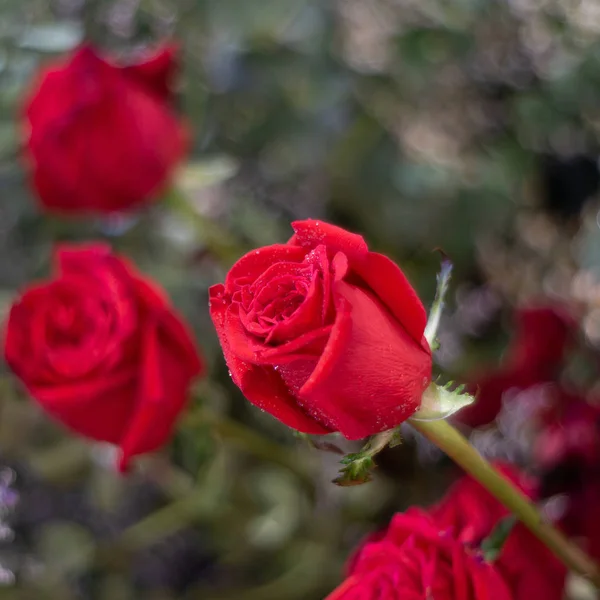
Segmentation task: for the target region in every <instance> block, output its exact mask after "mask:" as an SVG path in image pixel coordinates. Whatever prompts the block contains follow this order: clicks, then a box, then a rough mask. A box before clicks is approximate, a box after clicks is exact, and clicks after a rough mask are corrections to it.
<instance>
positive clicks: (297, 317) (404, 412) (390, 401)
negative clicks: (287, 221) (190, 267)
mask: <svg viewBox="0 0 600 600" xmlns="http://www.w3.org/2000/svg"><path fill="white" fill-rule="evenodd" d="M293 228H294V231H295V235H294V236H293V237H292V238H291V240H290V241H289V242H288V243H287V244H279V245H273V246H267V247H265V248H260V249H259V250H255V251H252V252H250V253H248V254H247V255H246V256H243V257H242V258H241V259H240V260H239V261H238V262H237V263H236V264H235V265H234V266H233V267H232V268H231V270H230V271H229V273H228V274H227V277H226V279H225V284H224V285H221V284H219V285H215V286H213V287H212V288H211V290H210V311H211V316H212V319H213V322H214V324H215V327H216V330H217V333H218V335H219V339H220V342H221V346H222V348H223V352H224V354H225V359H226V361H227V364H228V366H229V369H230V372H231V376H232V378H233V381H234V382H235V383H236V384H237V385H238V386H239V387H240V389H241V390H242V392H243V393H244V394H245V395H246V397H247V398H248V400H250V402H252V403H253V404H255V405H256V406H258V407H259V408H261V409H263V410H265V411H267V412H269V413H271V414H272V415H273V416H274V417H276V418H278V419H279V420H280V421H283V423H285V424H286V425H288V426H290V427H293V428H294V429H297V430H299V431H303V432H306V433H313V434H325V433H329V432H331V431H339V432H341V433H342V434H343V435H344V436H346V437H347V438H349V439H359V438H363V437H366V436H368V435H371V434H375V433H378V432H380V431H384V430H386V429H390V428H392V427H395V426H396V425H398V424H399V423H401V422H402V421H404V420H405V419H407V418H408V417H410V416H411V415H412V414H413V413H414V412H415V410H416V409H417V408H418V406H419V403H420V400H421V395H422V392H423V390H424V389H425V388H426V387H427V385H428V384H429V383H430V379H431V352H430V349H429V346H428V344H427V342H426V340H425V339H424V337H423V331H424V329H425V323H426V315H425V310H424V308H423V305H422V304H421V302H420V300H419V298H418V297H417V295H416V293H415V291H414V290H413V288H412V287H411V285H410V283H409V282H408V280H407V279H406V277H405V276H404V274H403V273H402V271H401V270H400V269H399V268H398V267H397V266H396V265H395V264H394V263H393V262H392V261H391V260H390V259H389V258H387V257H385V256H383V255H381V254H376V253H375V252H369V249H368V248H367V245H366V243H365V242H364V240H363V238H362V237H360V236H358V235H355V234H353V233H349V232H347V231H345V230H343V229H340V228H339V227H335V226H333V225H329V224H327V223H323V222H322V221H321V222H320V221H312V220H307V221H298V222H296V223H293Z"/></svg>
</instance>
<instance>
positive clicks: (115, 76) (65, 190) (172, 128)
mask: <svg viewBox="0 0 600 600" xmlns="http://www.w3.org/2000/svg"><path fill="white" fill-rule="evenodd" d="M175 67H176V63H175V60H174V48H172V47H168V48H164V49H162V50H161V51H159V52H157V53H156V54H155V55H154V56H152V57H149V58H148V59H147V60H146V61H144V62H140V63H138V64H135V65H130V66H126V67H120V66H116V65H114V64H111V63H109V62H107V61H106V60H105V59H104V58H101V57H100V56H99V55H98V53H97V52H96V51H95V50H94V49H93V48H92V47H90V46H83V47H81V48H80V49H79V50H77V51H76V52H75V53H74V54H73V55H72V56H71V57H70V58H69V59H68V61H67V62H66V63H60V64H55V65H52V66H50V67H48V68H46V69H45V70H44V71H43V72H42V73H41V76H40V78H39V81H38V83H37V85H36V86H35V87H34V90H33V93H32V95H31V96H30V98H29V99H28V100H27V102H26V105H25V117H26V123H27V159H28V162H29V163H30V164H31V168H32V171H33V183H34V187H35V189H36V191H37V193H38V195H39V198H40V201H41V203H42V205H43V206H45V207H46V208H49V209H55V210H59V211H63V212H65V213H82V212H98V213H110V212H115V211H123V210H127V209H130V208H132V207H135V206H137V205H139V204H141V203H143V202H144V201H147V200H149V199H150V198H151V197H152V196H155V195H156V194H157V193H158V192H159V191H160V189H161V188H162V187H164V186H165V185H166V183H167V179H168V178H169V175H170V174H171V172H172V170H173V168H174V167H175V166H176V164H177V163H178V161H179V160H180V159H181V157H182V155H183V153H184V151H185V147H186V133H185V130H184V128H183V126H182V124H181V123H180V122H179V120H178V119H177V117H176V115H175V113H174V112H173V111H172V110H171V107H170V101H171V92H170V90H171V87H170V84H171V79H172V75H173V71H174V69H175Z"/></svg>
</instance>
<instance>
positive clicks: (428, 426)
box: [410, 420, 600, 588]
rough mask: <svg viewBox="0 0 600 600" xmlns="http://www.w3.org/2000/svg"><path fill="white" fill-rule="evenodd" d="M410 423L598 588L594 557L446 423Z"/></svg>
mask: <svg viewBox="0 0 600 600" xmlns="http://www.w3.org/2000/svg"><path fill="white" fill-rule="evenodd" d="M410 424H411V425H412V426H413V427H414V428H415V429H416V430H417V431H419V432H420V433H422V434H423V435H424V436H425V437H426V438H427V439H428V440H430V441H431V442H433V443H434V444H435V445H436V446H437V447H438V448H440V449H441V450H443V451H444V452H445V453H446V454H447V455H448V456H449V457H450V458H452V460H454V462H456V463H457V464H458V465H460V466H461V467H462V468H463V469H464V470H465V471H466V472H467V473H469V474H470V475H472V476H473V477H474V478H475V479H476V480H477V481H478V482H479V483H480V484H481V485H482V486H483V487H484V488H485V489H487V490H488V492H490V493H491V494H492V495H493V496H494V497H495V498H497V499H498V500H499V501H500V502H501V503H502V504H504V506H506V507H507V508H508V509H509V510H511V511H512V512H513V513H514V514H515V516H516V517H517V518H518V519H519V520H520V521H521V522H522V523H523V524H524V525H525V526H526V527H527V528H528V529H529V530H530V531H531V532H532V533H533V534H534V535H535V536H536V537H537V538H538V539H539V540H540V541H541V542H542V543H544V544H545V545H546V546H547V547H548V548H549V549H550V550H552V552H554V554H555V555H556V556H557V557H558V558H559V559H560V560H561V561H562V562H563V563H564V564H565V565H566V566H567V567H568V568H570V569H571V570H573V571H575V572H577V573H579V574H580V575H583V576H584V577H586V578H588V579H589V580H590V581H591V582H592V583H594V585H595V586H596V587H598V588H600V570H599V569H598V565H597V564H596V563H595V562H594V560H592V559H591V558H590V557H589V556H588V555H587V554H585V552H583V551H582V550H581V549H580V548H579V547H578V546H577V545H575V544H573V543H572V542H571V541H570V540H569V539H567V538H566V537H565V536H564V535H563V534H562V533H561V532H560V531H558V530H557V529H556V528H555V527H553V526H552V525H551V524H550V523H548V522H546V521H545V520H544V518H543V517H542V515H541V514H540V513H539V511H538V510H537V508H536V507H535V505H534V504H533V503H532V502H531V501H530V500H529V499H528V498H527V496H525V494H523V493H522V492H521V491H520V490H518V489H517V488H516V487H515V486H514V485H513V484H512V483H511V482H510V481H508V480H507V479H506V478H505V477H503V476H502V475H501V474H500V473H498V471H496V470H495V469H494V468H493V467H492V465H490V463H489V462H488V461H487V460H486V459H485V458H483V457H482V456H481V455H480V454H479V453H478V452H477V450H475V448H473V446H472V445H471V444H470V443H469V442H468V440H467V439H466V438H465V437H464V436H463V435H462V434H461V433H460V432H459V431H458V430H456V429H455V428H454V427H453V426H452V425H450V423H448V422H447V421H443V420H441V421H410Z"/></svg>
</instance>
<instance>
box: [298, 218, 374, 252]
mask: <svg viewBox="0 0 600 600" xmlns="http://www.w3.org/2000/svg"><path fill="white" fill-rule="evenodd" d="M292 229H293V230H294V232H295V235H294V236H293V237H292V238H291V239H290V241H289V242H288V244H291V245H293V246H301V247H302V248H307V249H312V248H316V247H317V246H319V245H324V246H325V247H326V248H327V250H328V251H329V253H330V255H331V256H333V255H334V254H335V253H336V252H343V253H344V254H345V255H346V256H347V257H348V258H349V259H350V262H352V261H355V260H362V259H363V258H364V257H365V256H366V254H367V252H368V251H369V249H368V247H367V244H366V242H365V240H364V239H363V238H362V237H361V236H360V235H357V234H355V233H350V232H349V231H346V230H345V229H342V228H341V227H336V226H335V225H330V224H329V223H324V222H323V221H315V220H313V219H306V220H305V221H294V222H293V223H292Z"/></svg>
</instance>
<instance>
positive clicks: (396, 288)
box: [352, 252, 430, 352]
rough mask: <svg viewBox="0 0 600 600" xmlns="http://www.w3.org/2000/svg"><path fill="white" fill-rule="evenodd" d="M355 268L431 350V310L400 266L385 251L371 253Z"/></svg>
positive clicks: (353, 266) (418, 340)
mask: <svg viewBox="0 0 600 600" xmlns="http://www.w3.org/2000/svg"><path fill="white" fill-rule="evenodd" d="M352 270H353V271H354V272H355V273H356V274H357V275H359V276H360V277H361V278H362V279H363V280H364V281H365V283H366V284H367V286H368V287H369V289H371V290H372V291H373V292H374V293H375V295H377V296H378V297H379V299H380V300H381V301H382V302H383V303H384V304H385V305H386V306H387V307H388V309H389V310H390V312H391V313H392V314H393V315H394V316H395V317H396V319H398V321H399V322H400V323H402V326H403V327H404V329H406V331H407V332H408V334H409V335H410V336H411V337H412V338H413V339H414V340H415V341H416V342H417V343H418V344H421V345H422V346H423V348H424V349H425V350H426V351H427V352H430V349H429V345H428V344H427V341H426V340H425V339H424V338H423V332H424V331H425V325H426V324H427V313H426V312H425V308H424V306H423V303H422V302H421V300H420V299H419V297H418V296H417V293H416V292H415V290H414V288H413V287H412V286H411V284H410V282H409V281H408V279H407V278H406V275H404V273H403V272H402V270H401V269H400V267H398V265H396V264H395V263H394V262H393V261H391V260H390V259H389V258H388V257H387V256H384V255H383V254H378V253H377V252H369V254H368V255H367V257H366V260H365V261H364V262H362V263H358V264H356V265H352Z"/></svg>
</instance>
